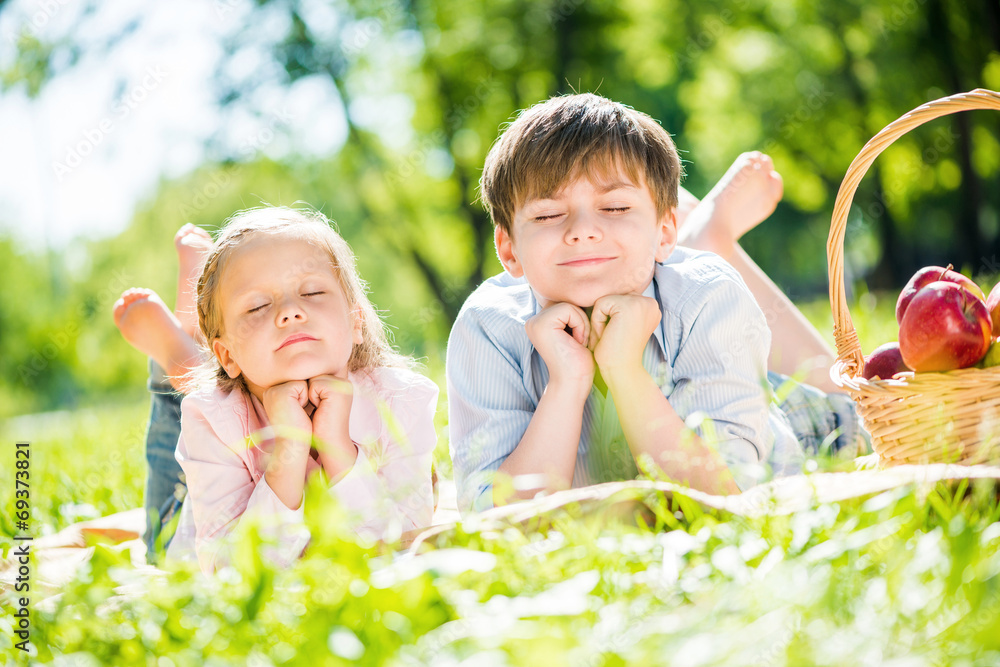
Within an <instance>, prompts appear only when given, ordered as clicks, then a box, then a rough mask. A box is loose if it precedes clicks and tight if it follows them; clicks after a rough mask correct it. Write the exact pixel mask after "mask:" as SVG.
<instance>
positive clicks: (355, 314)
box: [351, 306, 365, 345]
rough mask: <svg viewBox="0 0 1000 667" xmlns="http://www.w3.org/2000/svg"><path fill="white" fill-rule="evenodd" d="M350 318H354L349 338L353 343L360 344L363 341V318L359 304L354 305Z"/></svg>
mask: <svg viewBox="0 0 1000 667" xmlns="http://www.w3.org/2000/svg"><path fill="white" fill-rule="evenodd" d="M351 318H352V319H353V320H354V331H353V334H352V339H351V340H352V341H353V342H354V344H355V345H361V344H362V343H363V342H365V330H364V323H365V318H364V316H363V315H362V313H361V306H355V307H354V310H352V311H351Z"/></svg>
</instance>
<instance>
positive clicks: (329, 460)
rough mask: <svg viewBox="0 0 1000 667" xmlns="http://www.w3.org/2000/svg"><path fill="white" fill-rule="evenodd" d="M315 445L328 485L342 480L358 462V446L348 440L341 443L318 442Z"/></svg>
mask: <svg viewBox="0 0 1000 667" xmlns="http://www.w3.org/2000/svg"><path fill="white" fill-rule="evenodd" d="M317 445H318V449H319V461H320V463H321V464H323V472H325V473H326V477H327V479H328V480H329V481H330V484H336V483H337V482H339V481H340V480H342V479H343V478H344V476H345V475H347V473H349V472H350V471H351V468H353V467H354V462H355V461H357V460H358V446H357V445H356V444H355V443H354V441H352V440H350V439H348V440H347V442H342V443H332V442H318V443H317Z"/></svg>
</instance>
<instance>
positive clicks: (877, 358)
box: [862, 343, 913, 380]
mask: <svg viewBox="0 0 1000 667" xmlns="http://www.w3.org/2000/svg"><path fill="white" fill-rule="evenodd" d="M911 370H913V369H912V368H910V367H909V366H907V365H906V362H905V361H903V355H902V354H901V353H900V351H899V343H886V344H885V345H879V346H878V347H876V348H875V350H874V351H872V353H871V354H870V355H868V358H867V359H865V370H864V372H863V373H862V375H864V376H865V379H866V380H871V379H873V378H875V377H876V376H877V377H878V378H879V379H882V380H888V379H889V378H891V377H892V376H893V375H895V374H896V373H903V372H905V371H911Z"/></svg>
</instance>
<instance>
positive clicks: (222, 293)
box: [167, 207, 438, 572]
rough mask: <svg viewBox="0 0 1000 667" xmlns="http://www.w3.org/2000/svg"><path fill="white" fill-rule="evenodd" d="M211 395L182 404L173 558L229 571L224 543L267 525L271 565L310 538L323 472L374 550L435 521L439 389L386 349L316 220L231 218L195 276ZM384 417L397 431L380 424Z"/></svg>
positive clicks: (301, 216)
mask: <svg viewBox="0 0 1000 667" xmlns="http://www.w3.org/2000/svg"><path fill="white" fill-rule="evenodd" d="M197 305H198V324H199V328H200V330H201V333H202V335H203V336H204V339H205V341H206V343H207V345H208V347H209V348H210V350H211V353H212V356H211V359H210V361H209V362H208V364H209V366H210V368H211V370H210V372H211V373H212V382H211V383H210V384H211V386H209V387H207V388H204V389H199V390H198V391H195V392H194V393H192V394H190V395H189V396H187V397H186V398H185V399H184V401H183V403H182V405H181V435H180V439H179V441H178V444H177V460H178V461H179V462H180V464H181V467H182V468H183V470H184V473H185V475H186V478H187V485H188V495H187V498H186V499H185V501H184V506H183V508H182V510H181V517H180V523H179V525H178V528H177V532H176V533H175V535H174V537H173V539H172V541H171V543H170V546H169V549H168V551H167V555H168V556H169V557H173V558H190V557H191V553H192V551H193V552H194V553H195V554H196V555H197V559H198V562H199V563H200V565H201V568H202V570H204V571H206V572H211V571H213V570H215V569H217V568H218V567H221V566H222V565H224V564H226V563H227V562H228V553H227V550H228V541H227V540H226V539H224V538H226V537H227V536H228V535H229V534H231V533H233V531H235V530H236V529H237V527H238V526H239V525H240V523H241V521H242V520H243V519H244V517H247V516H250V515H257V516H263V517H265V518H266V519H267V521H265V523H264V525H263V526H262V530H265V531H266V532H267V534H266V537H268V538H270V539H272V540H275V541H276V543H277V546H276V549H275V552H274V553H273V554H272V559H273V560H275V561H276V562H277V564H278V565H279V566H280V565H287V564H289V563H291V562H292V561H293V560H295V559H296V558H297V557H298V556H299V555H300V554H301V552H302V550H303V549H304V548H305V546H306V544H307V543H308V541H309V533H308V530H307V529H306V527H305V526H304V524H303V510H302V500H303V489H304V485H305V481H306V479H307V478H308V477H310V476H311V475H312V474H322V475H324V476H325V480H326V481H327V483H328V484H329V487H330V491H331V493H334V494H335V495H337V496H338V498H339V499H340V500H341V502H342V503H343V505H344V506H345V507H346V508H347V509H348V510H349V512H350V513H351V514H352V515H353V517H354V519H355V520H356V527H357V531H358V533H359V535H361V536H362V537H363V538H366V539H387V540H390V541H391V540H395V539H397V538H398V537H399V536H400V534H401V532H402V531H406V530H412V529H415V528H420V527H423V526H426V525H428V524H429V523H430V521H431V515H432V511H433V500H432V489H431V457H432V452H433V450H434V445H435V442H436V433H435V430H434V425H433V418H434V410H435V405H436V403H437V393H438V389H437V386H436V385H435V384H434V383H433V382H431V381H430V380H428V379H427V378H424V377H422V376H420V375H418V374H416V373H414V372H413V371H411V370H409V369H408V362H409V359H407V358H405V357H402V356H400V355H398V354H397V353H395V352H394V351H393V350H392V348H391V347H390V345H389V343H388V340H387V337H386V332H385V327H384V324H383V323H382V321H381V320H380V319H379V317H378V315H377V314H376V312H375V309H374V307H373V306H372V304H371V303H370V302H369V300H368V298H367V296H366V294H365V289H364V285H363V283H362V281H361V279H360V277H359V276H358V273H357V270H356V267H355V262H354V255H353V254H352V252H351V250H350V248H349V247H348V245H347V243H346V242H345V241H344V240H343V239H342V238H341V237H340V236H339V235H338V234H337V233H336V232H335V231H333V229H332V228H331V227H330V225H329V223H328V221H327V220H326V219H325V218H323V217H322V216H321V215H319V214H316V213H302V212H299V211H295V210H291V209H287V208H275V207H270V208H262V209H256V210H251V211H245V212H242V213H239V214H237V215H236V216H234V217H233V218H231V219H230V220H229V221H228V223H227V225H226V226H225V228H224V229H223V230H222V233H221V235H220V236H219V238H218V240H217V241H216V244H215V246H214V248H213V249H212V251H211V253H210V254H209V256H208V258H207V261H206V263H205V268H204V270H203V271H202V274H201V278H200V280H199V281H198V296H197ZM384 408H387V413H388V415H389V420H390V421H392V422H393V424H392V425H391V426H392V427H391V428H390V424H387V423H386V419H384V418H383V409H384Z"/></svg>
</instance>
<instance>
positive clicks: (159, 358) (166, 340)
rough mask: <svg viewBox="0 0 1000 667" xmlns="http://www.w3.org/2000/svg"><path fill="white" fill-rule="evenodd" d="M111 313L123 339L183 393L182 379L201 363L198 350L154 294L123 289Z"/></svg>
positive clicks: (133, 289)
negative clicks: (150, 359) (162, 370)
mask: <svg viewBox="0 0 1000 667" xmlns="http://www.w3.org/2000/svg"><path fill="white" fill-rule="evenodd" d="M113 314H114V320H115V325H116V326H117V327H118V330H119V331H121V333H122V336H124V337H125V340H127V341H128V342H129V343H130V344H131V345H132V347H134V348H135V349H137V350H139V351H140V352H142V353H143V354H145V355H146V356H147V357H150V358H152V359H153V360H154V361H156V363H158V364H159V365H160V366H161V367H162V368H163V369H164V371H165V372H166V374H167V376H168V377H169V378H170V384H171V385H173V387H174V388H175V389H177V390H178V391H182V392H183V391H185V390H186V389H187V387H186V382H185V376H186V375H187V373H188V371H190V370H191V369H192V368H194V367H196V366H198V365H199V364H200V363H201V351H200V350H199V348H198V345H197V343H195V340H194V338H192V337H191V335H190V334H188V333H187V332H186V331H185V330H184V328H183V327H182V326H181V323H180V321H178V319H177V318H176V317H175V316H174V314H173V313H171V312H170V310H169V309H168V308H167V306H166V304H164V303H163V301H162V300H161V299H160V297H159V296H157V294H156V292H154V291H153V290H148V289H143V288H132V289H129V290H125V292H124V293H123V294H122V296H121V298H120V299H118V301H116V302H115V305H114V312H113Z"/></svg>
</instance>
